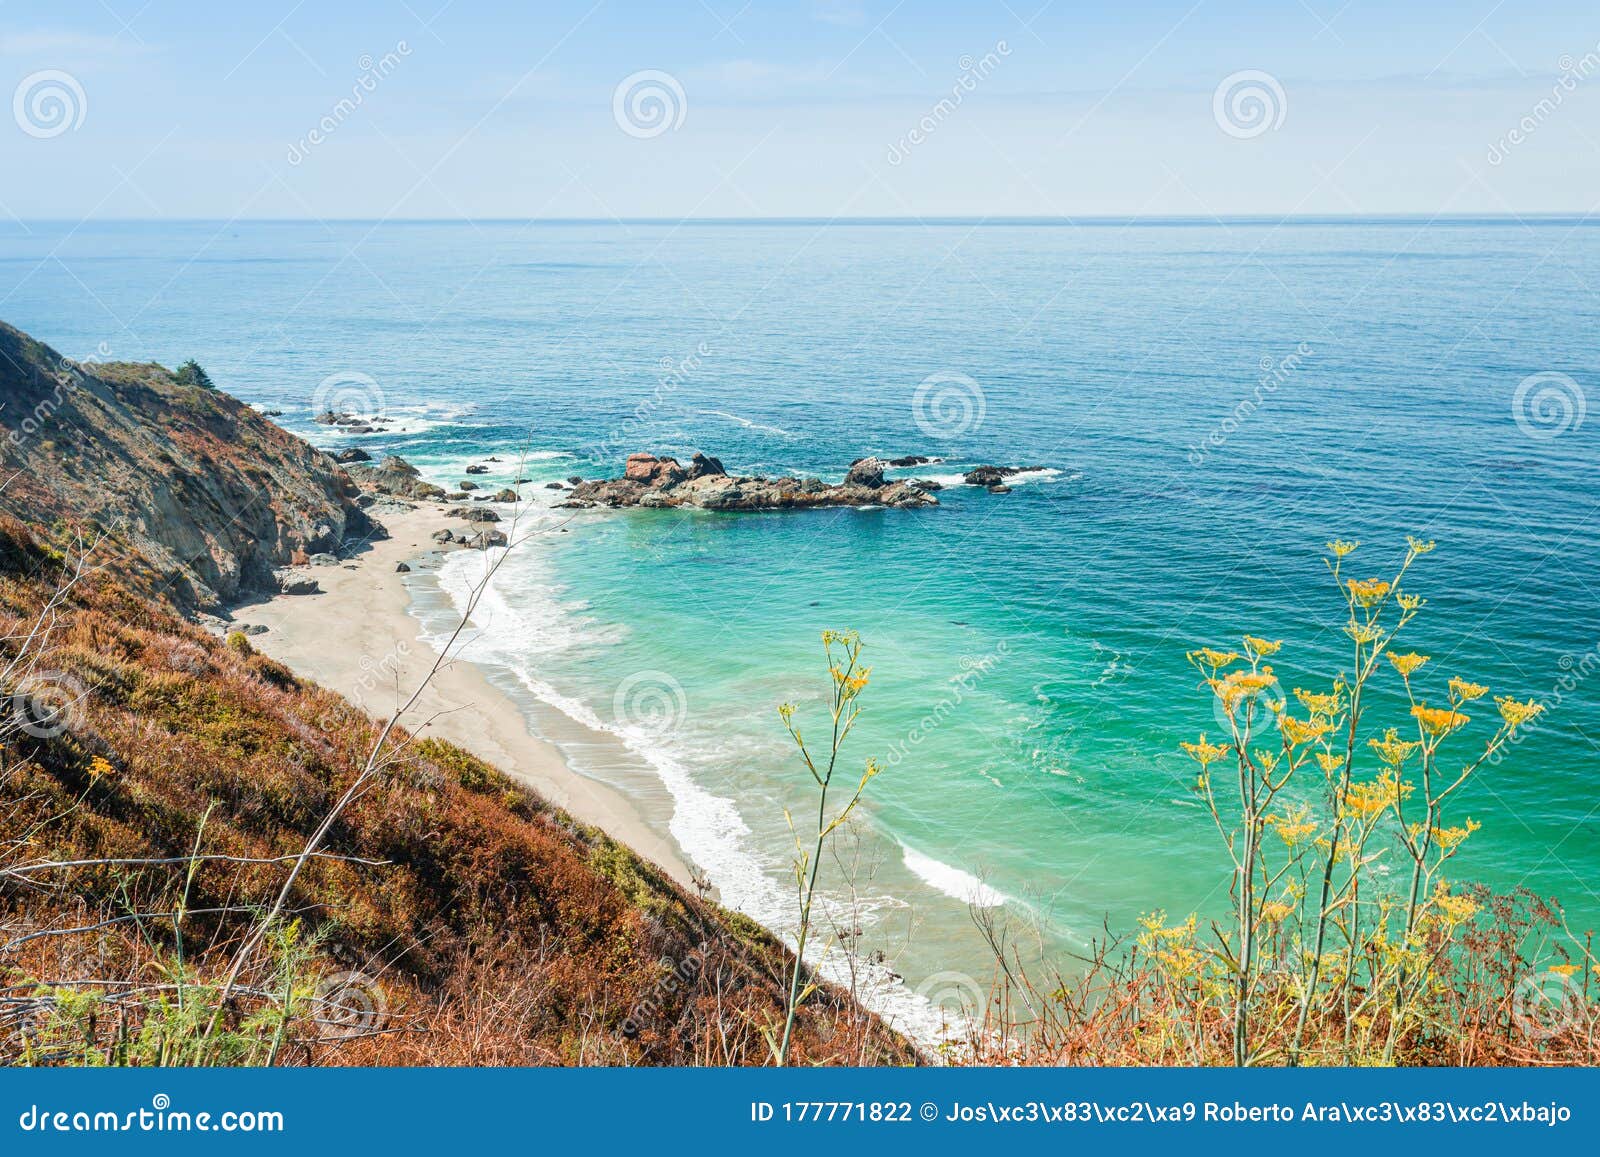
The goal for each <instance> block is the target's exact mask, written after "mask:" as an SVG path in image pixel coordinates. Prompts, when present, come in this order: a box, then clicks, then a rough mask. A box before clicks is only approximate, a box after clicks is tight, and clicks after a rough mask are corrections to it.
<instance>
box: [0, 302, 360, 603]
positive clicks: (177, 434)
mask: <svg viewBox="0 0 1600 1157" xmlns="http://www.w3.org/2000/svg"><path fill="white" fill-rule="evenodd" d="M7 479H8V480H9V481H8V482H7V485H6V487H5V489H4V491H3V493H0V508H3V509H4V510H5V511H7V512H9V513H10V514H12V515H14V516H15V517H17V518H19V519H21V520H22V521H23V522H25V523H27V524H29V525H34V526H50V525H53V524H58V523H62V522H73V523H76V524H81V525H86V526H89V527H91V528H93V529H94V530H98V531H105V532H110V534H111V536H112V538H111V540H110V541H109V542H108V543H107V544H106V547H105V552H104V553H105V555H106V556H107V557H113V558H115V559H116V560H117V562H118V565H119V566H120V568H121V570H122V572H123V577H124V580H125V581H126V582H128V583H129V585H131V586H134V587H135V588H136V589H138V590H141V591H142V592H143V593H145V594H148V595H152V596H160V597H163V598H165V599H167V600H169V601H171V602H173V603H174V604H175V605H177V606H179V607H182V608H183V609H185V610H196V609H211V608H215V607H217V606H219V605H221V604H224V603H227V602H230V601H232V600H234V599H236V598H237V597H238V596H240V595H241V594H245V593H249V592H253V591H261V590H271V589H274V583H275V580H274V576H273V571H274V569H275V568H277V567H280V566H283V565H285V564H287V563H288V562H290V561H291V559H292V557H293V555H294V552H295V551H297V550H303V551H305V552H307V553H309V554H314V553H318V552H335V553H336V552H337V551H338V550H339V548H340V546H341V544H342V543H343V542H344V541H345V540H346V539H347V538H351V537H360V536H362V535H367V534H371V533H373V532H374V527H373V524H372V523H371V521H370V520H369V519H368V518H367V516H366V515H365V514H363V513H362V511H361V510H360V508H359V507H357V506H356V504H355V499H356V497H357V495H358V491H357V489H356V487H355V484H354V483H353V482H352V481H351V480H350V479H349V477H348V476H347V475H346V474H345V472H344V471H343V470H342V469H341V468H340V467H339V466H338V465H337V464H336V463H335V462H334V461H333V459H332V458H330V457H329V456H328V455H326V454H324V453H322V452H321V451H319V450H317V449H315V448H313V447H312V446H310V445H308V444H307V443H306V442H304V441H302V440H301V439H299V438H296V437H294V436H293V435H292V434H289V433H287V432H286V431H284V430H282V429H281V428H279V427H278V426H276V425H275V424H273V423H272V422H271V421H270V420H268V419H267V418H265V417H262V416H261V415H260V414H258V413H256V412H255V411H254V410H252V409H251V408H250V407H249V406H246V405H245V404H244V403H242V402H240V401H238V400H237V399H235V398H232V397H230V396H229V395H227V394H225V393H223V392H221V391H220V390H216V389H209V388H206V387H204V386H198V385H185V384H183V383H182V382H180V381H179V380H178V379H177V377H176V376H175V375H174V374H173V373H172V372H171V371H169V370H167V369H164V368H163V367H161V366H159V365H154V364H143V365H134V364H128V363H116V362H108V363H82V364H80V363H75V362H72V361H69V360H68V359H65V358H63V357H62V356H61V355H60V354H58V353H56V351H55V350H53V349H51V348H50V347H49V346H46V345H43V344H42V343H40V342H37V341H34V340H33V339H32V338H30V337H28V336H27V335H25V334H23V333H21V332H19V331H18V330H16V329H13V328H12V327H11V326H8V325H6V324H4V323H0V480H7Z"/></svg>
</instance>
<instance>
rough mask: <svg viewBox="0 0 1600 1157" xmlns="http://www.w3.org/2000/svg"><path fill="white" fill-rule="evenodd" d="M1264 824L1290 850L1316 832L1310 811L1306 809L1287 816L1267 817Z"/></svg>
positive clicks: (1300, 809) (1298, 809) (1299, 809)
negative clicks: (1276, 834) (1269, 826)
mask: <svg viewBox="0 0 1600 1157" xmlns="http://www.w3.org/2000/svg"><path fill="white" fill-rule="evenodd" d="M1266 822H1267V823H1268V824H1270V825H1271V826H1272V829H1273V830H1274V831H1276V832H1277V833H1278V837H1279V838H1280V839H1282V840H1283V842H1284V843H1286V844H1288V845H1289V846H1290V847H1291V848H1292V847H1294V846H1295V845H1296V844H1300V843H1304V842H1305V840H1306V838H1307V837H1309V836H1312V835H1315V834H1316V831H1317V823H1316V821H1315V820H1313V819H1312V818H1311V809H1310V808H1308V807H1300V808H1296V809H1295V810H1294V811H1293V812H1292V813H1290V814H1289V815H1282V816H1268V817H1267V821H1266Z"/></svg>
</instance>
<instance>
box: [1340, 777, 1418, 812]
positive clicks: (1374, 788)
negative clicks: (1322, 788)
mask: <svg viewBox="0 0 1600 1157" xmlns="http://www.w3.org/2000/svg"><path fill="white" fill-rule="evenodd" d="M1411 791H1412V788H1411V785H1410V784H1409V783H1402V782H1400V781H1399V780H1398V779H1396V778H1395V773H1394V769H1393V768H1388V767H1386V768H1384V769H1383V771H1382V772H1380V773H1379V774H1378V777H1377V778H1376V779H1373V780H1367V781H1363V782H1358V783H1353V784H1351V785H1350V793H1349V795H1348V796H1346V797H1345V799H1346V802H1347V804H1348V805H1349V807H1350V810H1351V811H1353V812H1354V813H1355V814H1356V815H1357V816H1358V817H1360V818H1361V819H1363V820H1370V819H1372V818H1374V817H1376V816H1379V815H1382V814H1383V813H1384V812H1385V811H1387V810H1388V809H1389V808H1391V807H1393V806H1394V805H1395V804H1397V803H1399V802H1400V801H1401V800H1403V799H1405V798H1406V797H1407V796H1409V795H1410V794H1411Z"/></svg>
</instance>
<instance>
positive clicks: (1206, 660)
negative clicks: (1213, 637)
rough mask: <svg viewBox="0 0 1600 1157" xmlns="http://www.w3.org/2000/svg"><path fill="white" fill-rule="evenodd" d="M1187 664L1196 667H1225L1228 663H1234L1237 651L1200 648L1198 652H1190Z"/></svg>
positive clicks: (1237, 656) (1237, 654)
mask: <svg viewBox="0 0 1600 1157" xmlns="http://www.w3.org/2000/svg"><path fill="white" fill-rule="evenodd" d="M1188 658H1189V662H1191V663H1194V664H1195V665H1196V666H1206V667H1211V668H1217V667H1226V666H1227V665H1228V664H1229V663H1233V662H1236V661H1237V660H1238V658H1239V652H1237V651H1218V650H1215V649H1214V648H1211V647H1201V648H1200V649H1199V650H1198V651H1190V652H1189V655H1188Z"/></svg>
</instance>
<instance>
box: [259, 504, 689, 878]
mask: <svg viewBox="0 0 1600 1157" xmlns="http://www.w3.org/2000/svg"><path fill="white" fill-rule="evenodd" d="M444 509H445V508H444V507H442V506H435V505H433V504H431V503H418V504H417V505H416V506H415V507H414V509H411V510H394V509H388V510H384V511H383V512H382V513H381V514H374V513H373V512H372V511H368V513H369V515H372V517H373V518H374V519H375V521H377V522H378V523H380V524H381V525H382V526H383V527H384V529H385V530H387V531H388V534H389V537H388V538H384V539H374V540H371V541H369V542H368V543H367V544H366V546H365V547H364V548H363V549H362V550H361V551H360V552H359V553H357V554H356V555H354V556H352V557H350V558H346V559H341V560H340V563H339V565H338V566H325V567H316V568H313V569H312V570H311V571H310V572H309V573H310V574H311V575H312V576H314V577H315V578H316V580H317V582H318V585H319V586H320V587H321V588H322V590H321V593H319V594H311V595H285V594H280V595H274V596H272V597H270V598H268V599H266V600H264V601H260V602H254V603H246V604H242V605H239V606H235V607H233V608H232V610H231V614H232V616H233V620H234V623H233V625H234V626H239V625H244V624H247V623H255V624H260V625H261V626H264V627H266V628H267V630H266V632H265V633H264V634H259V635H253V636H251V638H250V642H251V645H252V646H254V647H255V648H256V649H257V650H258V651H260V652H262V653H263V654H265V655H267V656H268V657H269V658H272V659H275V660H277V661H278V662H280V663H282V664H284V665H285V666H286V667H288V668H289V669H290V670H291V671H293V672H295V674H297V675H302V676H304V677H305V678H307V679H310V680H312V681H314V682H317V683H320V684H321V685H322V686H324V687H326V688H328V689H329V690H331V691H337V692H338V693H339V694H341V695H343V696H345V697H346V698H347V699H349V700H351V701H352V702H353V703H355V704H356V705H358V706H360V707H361V708H362V709H364V710H366V711H368V712H369V713H371V714H373V715H376V716H379V717H382V716H384V715H385V714H387V713H392V712H393V710H394V709H395V706H396V702H397V699H403V698H404V697H405V696H407V695H409V694H410V691H411V690H412V689H413V688H415V687H416V685H417V683H418V681H419V680H421V679H422V678H423V677H424V676H425V675H426V674H427V672H428V669H429V667H431V666H432V665H433V663H434V662H435V660H436V659H437V656H438V651H437V650H436V649H435V647H434V645H433V644H432V643H430V642H429V641H428V640H427V639H426V638H425V637H424V631H425V628H424V624H423V622H422V620H421V619H419V618H418V617H417V616H415V615H413V614H412V613H411V610H410V607H411V604H412V601H413V596H412V592H411V590H410V589H409V588H408V586H407V584H406V582H405V581H404V580H405V577H406V575H405V573H404V572H399V571H397V569H396V568H397V567H398V566H399V564H401V563H405V564H407V565H408V566H409V567H410V568H411V573H412V574H416V573H418V572H419V571H420V570H422V568H421V567H419V565H418V560H419V559H421V558H423V557H424V556H426V555H428V554H430V553H432V552H434V551H444V550H446V549H464V548H442V547H440V546H439V545H438V544H437V543H434V542H433V541H432V540H431V538H430V537H429V536H430V535H431V534H433V532H435V531H437V530H439V529H441V528H444V527H446V526H449V525H450V523H449V522H448V521H447V520H446V517H445V513H444ZM397 688H398V689H399V691H398V693H397V690H396V689H397ZM409 719H410V725H409V726H408V730H410V731H412V733H413V734H416V735H418V736H420V737H427V736H434V737H437V738H439V739H445V740H448V741H450V742H452V743H454V744H456V745H458V746H460V747H462V748H464V749H466V750H467V751H470V752H471V753H472V754H474V755H476V756H478V757H479V758H481V759H483V760H485V761H487V762H489V763H491V764H493V765H494V766H496V767H498V768H499V769H500V770H501V771H504V772H505V773H506V774H507V775H510V776H511V777H513V778H514V779H516V780H518V781H519V782H521V783H523V784H524V785H526V786H527V787H530V788H532V789H533V790H534V791H536V792H538V793H539V794H540V795H542V796H543V797H544V798H545V799H547V800H548V801H549V802H550V803H552V804H554V805H555V806H556V807H559V808H562V809H563V810H565V811H567V812H568V813H569V814H570V815H572V817H573V818H574V819H576V820H579V821H580V822H582V823H586V824H589V825H591V826H593V827H596V828H599V829H600V830H601V831H603V832H604V833H605V834H606V835H607V836H609V837H611V838H612V839H614V840H616V841H617V842H619V843H622V844H625V845H627V846H628V847H629V848H631V849H632V850H633V851H635V852H637V853H638V854H639V855H641V856H643V857H644V858H645V859H648V860H651V861H653V862H654V863H655V864H657V865H658V866H659V867H661V868H662V869H663V870H665V871H666V872H667V873H668V874H669V875H670V876H671V877H672V878H673V879H674V880H676V881H677V882H678V883H679V884H681V885H683V886H684V887H685V888H688V889H690V890H691V891H692V890H694V886H695V885H694V880H693V876H692V874H691V872H690V870H689V867H688V865H687V863H686V862H685V859H684V855H683V852H682V851H681V849H679V848H678V846H677V845H676V843H675V842H674V841H673V840H672V838H671V837H670V836H667V835H663V834H662V833H661V832H659V831H658V830H657V829H656V828H654V827H652V826H651V824H650V823H649V822H648V820H647V819H646V817H645V814H644V812H643V811H642V809H641V807H640V806H639V804H638V803H637V802H636V801H634V800H632V799H630V798H629V797H628V796H627V795H625V794H624V793H622V792H620V791H618V790H616V789H615V788H612V787H609V786H607V785H605V784H602V783H598V782H596V781H595V780H592V779H590V778H588V777H586V776H584V775H582V774H581V773H580V772H578V771H576V770H574V769H573V768H572V767H571V766H570V765H569V764H568V762H567V760H566V757H565V756H564V755H563V754H562V752H561V750H560V749H559V748H558V747H557V746H556V745H555V744H553V743H551V742H550V741H548V740H546V739H543V738H541V737H539V736H537V735H535V734H533V733H532V731H530V730H529V723H528V720H527V718H526V716H525V715H524V713H523V711H522V710H521V708H520V707H518V705H517V704H516V703H515V702H514V701H513V700H512V699H511V698H510V697H509V696H507V695H506V694H505V693H504V692H502V691H501V690H500V689H499V688H497V687H495V686H494V685H493V683H492V682H491V681H490V680H489V678H488V677H487V675H486V674H485V673H484V671H483V670H481V669H480V668H479V667H478V666H477V664H475V663H474V662H473V661H471V660H469V659H466V658H463V657H461V655H460V653H459V645H458V648H457V652H456V654H455V656H454V657H452V658H451V659H449V661H447V662H446V663H445V664H443V665H442V666H441V667H440V668H439V671H438V672H437V674H436V675H435V676H434V677H433V679H432V681H431V682H430V683H429V685H428V687H427V688H426V689H425V690H424V691H423V693H422V695H421V697H420V698H419V699H418V700H417V704H416V706H415V707H414V708H413V709H412V712H411V714H410V716H409ZM401 723H402V725H406V723H407V720H405V719H402V720H401Z"/></svg>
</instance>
